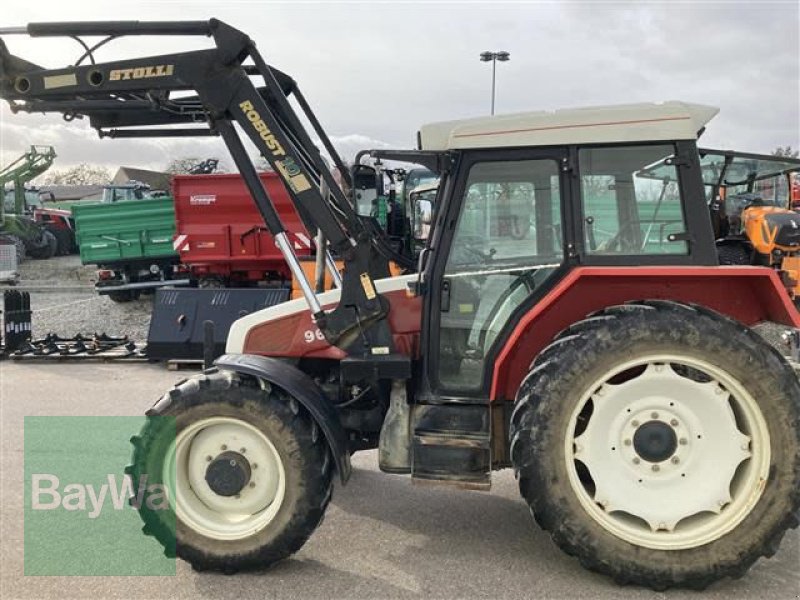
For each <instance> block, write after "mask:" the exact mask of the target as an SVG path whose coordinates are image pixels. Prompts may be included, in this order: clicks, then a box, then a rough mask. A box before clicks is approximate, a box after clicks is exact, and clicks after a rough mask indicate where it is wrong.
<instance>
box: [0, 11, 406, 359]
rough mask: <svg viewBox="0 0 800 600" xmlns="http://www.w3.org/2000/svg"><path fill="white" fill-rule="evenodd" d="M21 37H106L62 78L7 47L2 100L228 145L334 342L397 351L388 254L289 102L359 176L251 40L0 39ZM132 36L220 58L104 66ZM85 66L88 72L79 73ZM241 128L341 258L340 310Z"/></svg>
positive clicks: (183, 26)
mask: <svg viewBox="0 0 800 600" xmlns="http://www.w3.org/2000/svg"><path fill="white" fill-rule="evenodd" d="M11 33H26V34H28V35H30V36H32V37H44V36H62V37H77V36H105V39H104V40H103V41H101V42H100V43H98V44H96V45H95V46H94V47H90V46H88V45H87V44H85V43H83V42H81V43H82V44H83V46H84V48H86V52H85V53H84V54H83V56H81V58H80V59H79V60H78V61H77V62H76V66H70V67H65V68H60V69H46V68H42V67H40V66H38V65H35V64H33V63H31V62H28V61H26V60H24V59H21V58H19V57H16V56H14V55H12V54H11V53H10V52H9V51H8V49H7V48H6V45H5V44H4V43H3V42H2V40H0V97H1V98H3V99H5V100H7V101H8V102H9V105H10V107H11V110H12V111H13V112H45V113H46V112H60V113H62V114H63V116H64V118H65V119H66V120H72V119H75V118H83V117H86V118H88V119H89V122H90V124H91V125H92V127H94V128H95V129H97V130H98V132H99V133H100V135H101V137H102V136H108V137H156V136H170V137H187V136H195V135H220V136H221V137H222V139H223V140H224V142H225V144H226V145H227V147H228V149H229V151H230V153H231V156H232V158H233V160H234V162H235V163H236V165H237V167H238V168H239V171H240V172H241V175H242V177H243V179H244V181H245V182H246V184H247V186H248V188H249V191H250V193H251V195H252V197H253V200H254V201H255V203H256V205H257V206H258V209H259V211H260V213H261V215H262V217H263V219H264V222H265V224H266V226H267V227H268V229H269V231H270V233H271V234H272V235H273V236H274V237H275V240H276V243H277V244H278V247H279V248H280V249H281V252H282V253H283V256H284V258H285V260H286V261H287V264H288V265H289V267H290V269H291V271H292V273H293V275H294V276H295V278H296V279H297V280H298V281H299V282H300V284H301V288H302V290H303V294H304V297H305V299H306V301H307V303H308V305H309V307H310V309H311V312H312V315H313V317H314V319H315V321H316V322H317V325H318V326H319V328H320V329H321V331H322V332H323V333H324V335H325V336H326V338H327V339H328V340H329V342H330V343H332V344H335V345H337V346H339V347H341V348H343V349H345V350H347V351H352V352H355V353H361V354H363V353H367V354H370V353H375V354H384V353H386V352H393V349H392V338H391V332H390V331H389V328H388V324H387V322H386V319H385V317H386V314H387V312H388V303H387V301H386V300H385V299H384V298H382V297H381V296H380V295H379V294H377V292H376V290H375V286H374V278H375V277H376V276H384V275H385V274H386V273H387V272H388V269H387V268H386V266H385V264H386V261H385V260H383V261H382V263H381V262H380V261H376V260H375V256H376V254H377V252H376V250H380V249H382V248H383V246H382V245H381V243H380V242H381V240H373V239H372V235H371V234H374V232H372V231H369V230H368V229H367V228H366V227H365V226H364V223H363V222H362V221H361V219H360V218H359V217H358V215H356V213H355V211H354V209H353V206H352V204H351V203H350V201H349V200H348V199H347V198H346V197H345V195H344V192H343V191H342V189H341V188H340V187H339V185H338V184H337V183H336V182H335V180H334V178H333V176H332V174H331V172H330V171H329V169H328V168H327V167H326V165H325V162H324V160H323V158H322V156H321V155H320V152H319V150H318V148H317V147H316V146H315V144H314V142H313V141H312V138H311V135H310V134H309V132H307V131H306V129H305V128H304V127H303V125H302V123H301V120H300V118H299V117H298V115H297V114H296V113H295V111H294V110H293V108H292V106H291V104H290V102H289V98H290V96H291V97H294V98H295V99H296V101H297V103H298V104H299V105H300V107H301V109H302V111H303V112H304V113H305V116H306V117H307V119H308V121H309V122H310V123H311V124H312V127H313V129H314V133H315V134H316V135H317V137H319V139H320V140H321V141H322V144H323V145H324V147H325V148H326V149H327V151H328V152H329V153H330V154H331V156H332V158H333V160H334V163H335V165H336V166H337V167H338V168H339V169H340V170H341V172H342V174H343V177H344V178H345V180H346V181H347V180H348V179H349V173H348V172H347V169H346V168H345V166H344V163H343V161H342V160H341V158H340V157H339V156H338V154H337V153H336V151H335V149H334V148H333V145H332V144H331V142H330V140H329V138H328V137H327V135H326V134H325V132H324V131H323V130H322V128H321V126H320V125H319V122H318V121H317V120H316V117H315V116H314V115H313V112H311V109H310V107H309V106H308V103H307V102H306V101H305V98H303V96H302V95H301V94H300V92H299V90H298V89H297V86H296V84H295V82H294V81H293V80H292V79H291V78H290V77H289V76H287V75H286V74H284V73H282V72H280V71H278V70H277V69H274V68H272V67H271V66H269V65H268V64H267V63H266V62H265V61H264V60H263V58H262V57H261V55H260V54H259V53H258V51H257V49H256V47H255V44H254V42H253V41H252V40H250V38H249V37H247V36H246V35H245V34H244V33H242V32H241V31H238V30H236V29H234V28H232V27H230V26H228V25H226V24H225V23H223V22H221V21H218V20H215V19H211V20H209V21H207V22H206V21H199V22H198V21H190V22H138V21H122V22H97V23H91V22H89V23H87V22H78V23H35V24H30V25H28V26H27V27H24V28H15V29H0V34H11ZM127 35H170V36H172V35H185V36H210V37H211V38H212V39H213V42H214V47H213V48H211V49H204V50H195V51H190V52H183V53H177V54H165V55H156V56H149V57H143V58H136V59H130V60H122V61H116V62H109V63H95V61H94V51H95V50H96V49H97V48H98V47H99V46H101V45H102V44H104V43H105V42H107V41H109V40H111V39H114V38H116V37H120V36H127ZM85 58H88V59H89V61H90V63H89V64H81V62H82V61H83V60H84V59H85ZM245 61H248V64H244V63H245ZM252 76H259V77H261V78H262V79H263V82H264V86H263V87H259V88H257V87H256V86H255V85H254V84H253V81H252V80H251V77H252ZM237 123H238V124H239V126H240V127H241V129H242V130H243V131H244V132H245V134H246V135H247V136H248V138H249V139H250V140H251V141H252V142H253V143H254V144H255V145H256V147H257V148H258V150H259V152H260V153H261V155H262V156H263V157H264V158H265V159H266V160H267V161H268V163H269V164H270V166H271V167H272V168H273V169H274V170H275V172H276V173H278V174H279V175H280V176H281V178H282V180H283V183H284V185H285V187H286V190H287V192H288V194H289V196H290V198H291V199H292V201H293V203H294V204H295V206H296V208H297V210H298V213H299V214H300V215H301V217H303V219H304V220H305V221H306V225H307V226H308V227H309V230H310V231H315V230H317V229H319V230H320V231H321V232H322V234H323V235H324V237H325V238H326V239H327V240H328V242H329V244H330V247H331V249H332V250H333V251H334V252H335V253H336V254H338V255H339V256H340V257H341V258H342V259H343V261H344V273H343V280H342V294H341V301H340V302H339V304H338V306H336V307H335V308H334V309H333V310H331V311H328V312H326V311H324V310H323V309H322V307H321V306H320V304H319V301H318V299H317V297H316V295H315V294H314V291H313V288H312V287H311V285H310V283H309V282H308V280H307V278H306V276H305V275H304V273H303V271H302V268H301V267H300V264H299V262H298V260H297V257H296V256H295V254H294V250H293V248H292V245H291V244H290V243H289V241H288V237H287V234H286V231H285V228H284V226H283V223H282V222H281V220H280V217H279V216H278V213H277V211H276V210H275V207H274V204H273V202H272V200H271V199H270V197H269V194H268V193H267V191H266V189H265V188H264V186H263V184H262V183H261V181H260V179H259V177H258V175H257V172H256V168H255V166H254V164H253V162H252V160H251V159H250V158H249V157H248V155H247V152H246V151H245V147H244V145H243V143H242V140H241V139H240V136H239V132H238V131H237V129H236V128H235V127H234V124H237ZM323 189H324V190H325V193H324V194H323V193H322V190H323ZM325 250H326V249H324V248H320V249H318V251H320V252H322V251H325ZM330 262H332V261H330ZM376 263H377V264H378V265H379V266H378V267H377V268H376V266H375V265H376ZM381 264H382V265H383V266H380V265H381Z"/></svg>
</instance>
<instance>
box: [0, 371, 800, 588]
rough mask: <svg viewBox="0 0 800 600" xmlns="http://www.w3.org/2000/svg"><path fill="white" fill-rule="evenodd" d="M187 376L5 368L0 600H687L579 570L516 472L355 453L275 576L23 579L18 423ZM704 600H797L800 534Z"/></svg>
mask: <svg viewBox="0 0 800 600" xmlns="http://www.w3.org/2000/svg"><path fill="white" fill-rule="evenodd" d="M186 376H187V374H186V373H176V372H170V371H166V370H165V369H164V368H163V367H161V366H158V365H151V364H141V363H140V364H125V365H122V364H113V363H106V364H102V363H100V364H98V363H82V364H19V363H11V362H0V433H1V434H2V435H1V436H0V437H1V438H2V442H1V443H0V479H1V480H0V541H1V542H2V544H0V598H3V599H12V598H13V599H16V598H124V599H128V598H149V599H153V598H171V599H181V598H237V599H242V598H478V597H486V598H523V597H524V598H592V599H602V598H615V599H616V598H622V599H627V598H662V597H664V598H692V599H695V600H696V599H697V598H699V597H701V596H698V594H696V593H693V592H686V591H681V590H678V591H670V592H666V593H663V594H657V593H654V592H651V591H649V590H644V589H640V588H631V587H626V588H620V587H617V586H615V585H614V584H613V583H612V582H610V581H609V580H607V579H606V578H604V577H601V576H598V575H595V574H592V573H589V572H587V571H585V570H584V569H582V568H581V567H580V565H579V564H578V563H577V561H576V560H574V559H571V558H570V557H568V556H566V555H564V554H563V553H561V552H560V551H559V550H558V549H557V548H556V547H555V546H554V545H553V544H552V543H551V541H550V540H549V537H548V536H547V534H545V533H544V532H542V531H541V530H539V529H538V527H537V526H536V524H535V523H534V522H533V520H532V518H531V517H530V515H529V513H528V510H527V507H526V506H525V504H524V503H523V502H522V500H521V499H520V497H519V494H518V492H517V488H516V483H515V481H514V477H513V475H512V473H511V472H510V471H502V472H498V473H495V474H494V478H493V487H492V490H491V492H488V493H486V492H466V491H459V490H452V489H448V488H439V487H427V486H426V487H420V486H415V485H412V484H411V483H410V481H409V480H408V478H407V477H401V476H391V475H386V474H383V473H380V472H379V471H378V469H377V466H376V462H377V457H376V455H375V452H364V453H359V454H357V455H355V456H354V457H353V463H354V467H355V469H354V472H353V476H352V478H351V480H350V482H349V483H348V485H347V486H344V487H341V486H337V488H336V490H335V492H334V496H333V502H332V504H331V505H330V507H329V508H328V512H327V515H326V518H325V520H324V522H323V524H322V525H321V527H320V528H319V529H318V530H317V531H316V532H315V533H314V535H313V536H312V537H311V539H310V540H309V541H308V543H307V544H306V545H305V546H304V547H303V548H302V549H301V550H300V552H298V553H297V554H296V555H295V556H294V557H292V558H290V559H288V560H286V561H284V562H282V563H280V564H278V565H276V566H275V567H273V568H272V569H270V570H266V571H263V572H256V573H244V574H237V575H232V576H225V575H221V574H216V573H197V572H194V571H193V570H192V569H191V568H190V567H189V566H188V565H187V564H186V563H184V562H182V561H178V562H177V567H176V574H175V576H167V577H152V576H151V577H32V576H24V574H23V566H24V560H23V498H24V496H23V481H24V476H23V459H24V456H23V419H24V417H25V416H37V415H74V416H89V415H119V416H123V415H131V416H135V415H141V413H142V412H143V411H144V410H145V409H146V408H147V407H149V405H150V404H151V403H152V401H153V400H154V399H155V398H157V397H158V396H159V395H160V394H161V393H163V391H164V390H166V389H168V388H169V386H170V385H171V384H172V383H174V382H175V381H177V380H179V379H182V378H184V377H186ZM798 533H799V532H798V531H797V530H794V531H792V532H790V533H789V534H788V535H787V536H786V538H785V539H784V541H783V544H782V547H781V549H780V551H779V552H778V553H777V554H776V555H775V556H774V557H773V558H772V559H769V560H764V559H762V560H761V561H759V562H758V563H757V564H756V565H755V566H754V567H753V568H752V569H751V570H750V572H749V573H748V574H747V575H746V576H745V577H744V578H743V579H740V580H737V581H730V580H726V581H723V582H720V583H718V584H715V585H714V586H712V587H711V588H709V589H708V590H707V591H706V592H705V593H704V594H703V595H702V597H703V598H714V599H725V600H730V599H732V598H781V599H784V598H786V599H789V598H798V597H800V574H799V572H800V535H799V534H798Z"/></svg>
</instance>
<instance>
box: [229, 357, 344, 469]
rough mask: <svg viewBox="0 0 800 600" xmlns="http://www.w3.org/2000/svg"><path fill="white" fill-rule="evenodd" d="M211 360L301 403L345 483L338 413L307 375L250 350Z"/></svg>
mask: <svg viewBox="0 0 800 600" xmlns="http://www.w3.org/2000/svg"><path fill="white" fill-rule="evenodd" d="M214 364H215V365H216V366H217V368H219V369H221V370H223V371H234V372H236V373H241V374H242V375H250V376H251V377H257V378H259V379H264V380H265V381H268V382H269V383H271V384H273V385H275V386H277V387H279V388H281V389H282V390H284V391H285V392H286V393H287V394H289V395H290V396H292V398H294V399H295V400H297V401H298V402H299V403H300V404H302V405H303V406H304V407H305V408H306V410H308V412H309V413H311V416H312V417H313V418H314V421H316V423H317V425H319V427H320V429H322V433H323V434H324V435H325V439H326V440H327V442H328V446H329V447H330V449H331V454H333V460H334V464H335V465H336V470H337V471H338V472H339V477H340V478H341V480H342V483H343V484H344V483H347V480H348V479H349V478H350V473H351V471H352V467H351V466H350V451H349V449H348V444H347V435H346V434H345V431H344V427H342V424H341V422H340V421H339V414H338V413H337V412H336V410H335V409H334V408H333V405H332V404H331V403H330V401H329V400H328V399H327V397H326V396H325V394H324V393H323V392H322V390H321V389H320V388H319V386H318V385H317V384H316V383H314V381H313V380H312V379H311V378H310V377H309V376H308V375H306V374H305V373H303V372H302V371H301V370H300V369H298V368H297V367H295V366H293V365H291V364H289V363H286V362H284V361H281V360H278V359H275V358H269V357H266V356H255V355H253V354H224V355H223V356H220V357H219V358H218V359H217V360H216V361H215V363H214Z"/></svg>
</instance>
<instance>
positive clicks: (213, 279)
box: [197, 275, 225, 290]
mask: <svg viewBox="0 0 800 600" xmlns="http://www.w3.org/2000/svg"><path fill="white" fill-rule="evenodd" d="M197 287H199V288H200V289H203V290H216V289H222V288H224V287H225V280H224V279H223V278H222V277H219V276H217V275H209V276H208V277H201V278H200V279H199V280H198V281H197Z"/></svg>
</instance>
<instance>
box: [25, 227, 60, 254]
mask: <svg viewBox="0 0 800 600" xmlns="http://www.w3.org/2000/svg"><path fill="white" fill-rule="evenodd" d="M57 250H58V240H57V239H56V236H54V235H53V234H52V233H51V232H50V231H48V230H47V229H44V230H42V235H41V238H40V239H39V243H38V244H37V246H36V247H35V248H30V249H29V250H28V254H30V256H31V258H35V259H38V260H46V259H48V258H53V257H54V256H55V255H56V251H57Z"/></svg>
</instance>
